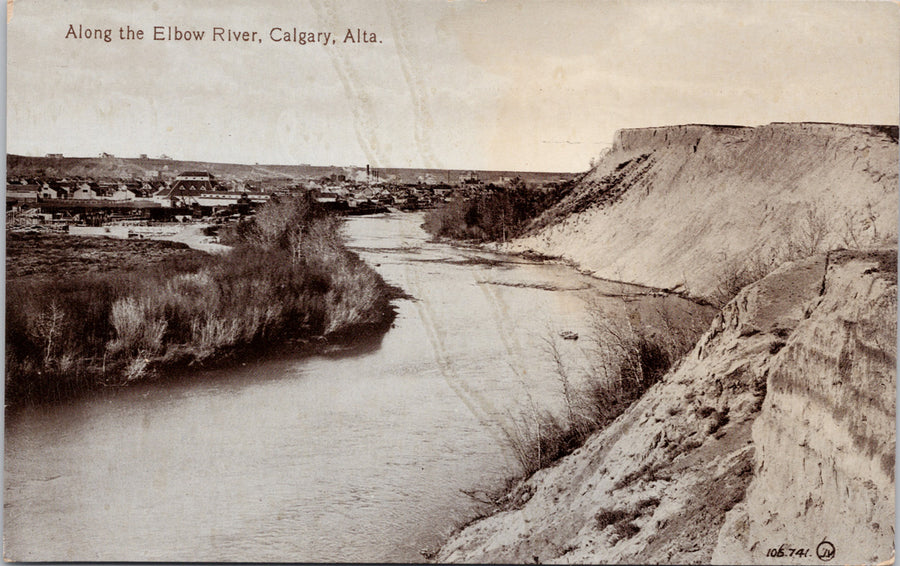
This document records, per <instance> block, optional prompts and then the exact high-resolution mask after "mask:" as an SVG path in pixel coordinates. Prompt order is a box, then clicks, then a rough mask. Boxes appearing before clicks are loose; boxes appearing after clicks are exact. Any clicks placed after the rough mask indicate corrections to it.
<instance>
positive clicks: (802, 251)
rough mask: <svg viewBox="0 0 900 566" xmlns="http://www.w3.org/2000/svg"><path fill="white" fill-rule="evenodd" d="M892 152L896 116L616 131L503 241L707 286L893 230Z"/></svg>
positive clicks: (604, 273)
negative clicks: (562, 192) (561, 192)
mask: <svg viewBox="0 0 900 566" xmlns="http://www.w3.org/2000/svg"><path fill="white" fill-rule="evenodd" d="M897 155H898V150H897V127H896V126H893V127H882V126H854V125H843V124H819V123H797V124H787V123H775V124H769V125H766V126H760V127H756V128H751V127H738V126H706V125H685V126H671V127H660V128H641V129H629V130H621V131H619V132H617V133H616V136H615V139H614V143H613V146H612V148H611V150H610V151H609V152H608V153H607V154H605V155H604V156H602V157H601V158H600V159H599V161H598V162H597V164H596V165H595V166H594V167H593V168H592V169H591V170H590V171H589V172H587V173H586V174H585V175H584V176H583V177H582V178H581V180H580V181H579V182H578V183H577V185H576V187H575V188H574V189H573V191H572V192H571V193H570V194H569V195H568V196H567V197H566V198H565V199H564V200H563V201H562V202H560V203H559V204H557V205H556V206H554V207H553V208H551V209H550V210H548V211H546V212H545V213H544V214H543V215H542V216H541V217H539V218H537V219H536V220H535V221H534V222H533V224H532V225H531V227H530V229H529V231H528V233H527V235H526V236H525V237H523V238H521V239H519V240H517V241H515V242H513V243H512V244H510V245H509V246H508V247H509V249H511V250H512V251H526V250H531V251H536V252H540V253H543V254H547V255H553V256H562V257H565V258H567V259H570V260H573V261H575V262H576V263H578V264H579V265H580V266H581V267H582V268H584V269H586V270H589V271H592V272H593V273H594V274H595V275H597V276H600V277H605V278H610V279H617V280H624V281H629V282H635V283H640V284H644V285H650V286H654V287H663V288H678V289H683V290H685V291H687V292H688V293H690V294H693V295H695V296H702V297H712V296H715V295H716V294H717V291H718V290H719V288H720V287H721V286H722V285H723V283H724V282H725V280H726V279H727V278H728V277H729V274H733V273H734V272H735V271H736V270H739V269H741V268H742V267H744V266H746V265H747V264H748V263H753V262H757V263H759V262H767V263H770V264H774V263H778V262H779V261H781V260H784V259H792V258H796V257H801V256H803V255H809V253H811V252H814V251H824V250H826V249H832V248H834V247H848V248H857V247H861V246H868V245H872V244H878V243H884V242H889V241H895V240H896V236H897V183H898V172H897V169H898V168H897Z"/></svg>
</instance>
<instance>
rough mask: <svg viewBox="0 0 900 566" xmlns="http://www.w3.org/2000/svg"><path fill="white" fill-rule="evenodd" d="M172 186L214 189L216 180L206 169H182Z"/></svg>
mask: <svg viewBox="0 0 900 566" xmlns="http://www.w3.org/2000/svg"><path fill="white" fill-rule="evenodd" d="M172 188H173V189H175V190H181V189H186V190H189V191H203V192H207V191H212V190H215V189H216V180H215V177H213V176H212V175H211V174H210V173H209V172H208V171H184V172H183V173H179V174H178V176H177V177H175V182H174V183H173V184H172Z"/></svg>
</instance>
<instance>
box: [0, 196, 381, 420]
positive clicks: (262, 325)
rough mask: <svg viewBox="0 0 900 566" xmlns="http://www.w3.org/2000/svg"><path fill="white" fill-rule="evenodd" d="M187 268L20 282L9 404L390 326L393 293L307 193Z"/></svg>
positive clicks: (11, 323)
mask: <svg viewBox="0 0 900 566" xmlns="http://www.w3.org/2000/svg"><path fill="white" fill-rule="evenodd" d="M232 244H233V245H234V248H233V250H232V251H231V252H230V253H228V254H224V255H221V256H217V257H215V258H211V259H210V260H209V261H207V262H206V263H205V264H204V265H202V266H201V267H200V268H199V269H195V270H192V271H187V272H178V271H177V270H171V271H168V272H160V271H142V272H125V273H114V274H107V275H103V276H93V275H81V276H78V277H74V278H70V279H60V280H44V281H41V282H33V281H27V282H26V281H22V282H16V281H12V282H11V283H10V284H9V285H8V293H7V321H6V322H7V358H6V370H7V372H6V376H7V377H6V387H7V403H15V402H18V401H21V400H26V399H32V400H38V401H40V400H45V399H54V398H61V397H64V396H66V395H67V394H68V393H71V392H73V391H74V390H77V389H81V388H85V387H90V386H92V385H97V384H107V385H108V384H122V383H126V382H128V381H132V380H134V379H138V378H141V377H143V376H144V375H145V374H146V373H147V372H148V371H151V370H153V369H154V368H158V367H161V366H164V365H170V364H184V363H197V362H205V361H208V360H211V359H216V358H220V357H221V356H223V355H230V354H233V353H236V352H238V351H240V350H242V349H246V348H250V347H259V346H265V345H267V344H269V343H273V342H283V341H284V340H286V339H290V338H309V337H314V336H323V335H335V334H342V333H349V332H350V331H351V330H359V329H362V328H365V327H384V326H385V325H386V324H389V322H390V320H391V317H392V314H393V311H392V310H391V308H390V304H389V301H390V299H391V295H390V291H389V288H388V287H387V285H386V284H385V283H384V281H383V280H382V279H381V278H380V276H378V274H377V273H375V272H374V271H373V270H372V269H371V268H369V267H368V266H367V265H366V264H365V263H364V262H362V261H361V260H360V259H359V258H358V257H357V256H356V255H355V254H353V253H352V252H350V251H349V250H347V249H346V247H345V246H344V242H343V240H342V238H341V236H340V225H339V220H338V219H336V218H334V217H333V216H330V215H328V214H326V213H325V212H324V211H322V210H320V209H318V208H317V206H316V205H315V202H314V201H312V200H311V199H310V198H308V197H295V198H292V199H283V200H280V201H278V200H273V201H271V202H270V203H268V204H266V205H265V206H264V207H262V208H261V209H260V210H259V211H258V213H257V214H256V216H255V217H253V218H252V219H250V220H248V221H245V222H243V223H241V225H240V226H238V228H237V229H236V230H235V234H233V236H232Z"/></svg>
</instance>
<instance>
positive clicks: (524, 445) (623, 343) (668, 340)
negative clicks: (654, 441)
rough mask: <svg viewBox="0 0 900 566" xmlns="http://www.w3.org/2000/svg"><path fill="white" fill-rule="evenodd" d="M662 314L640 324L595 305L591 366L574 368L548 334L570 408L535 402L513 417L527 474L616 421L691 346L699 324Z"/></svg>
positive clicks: (510, 438) (516, 450) (513, 442)
mask: <svg viewBox="0 0 900 566" xmlns="http://www.w3.org/2000/svg"><path fill="white" fill-rule="evenodd" d="M658 316H659V318H660V319H661V321H663V322H664V324H662V325H654V326H650V325H641V326H634V325H633V324H632V323H630V322H629V320H628V319H627V318H624V319H622V318H618V317H615V316H611V315H609V314H607V313H605V312H603V311H601V310H599V309H598V308H597V307H594V311H593V315H592V320H593V323H592V327H593V329H592V332H591V333H590V335H589V336H587V337H586V338H585V341H586V342H587V344H586V345H585V346H584V351H585V352H586V353H587V354H588V366H587V367H578V368H576V367H572V366H571V365H570V364H569V363H568V360H566V359H565V357H564V356H563V355H562V353H561V351H560V348H559V344H558V339H557V338H556V337H555V336H548V337H547V338H546V339H545V344H546V348H545V351H546V353H547V355H548V357H549V358H550V359H552V360H553V362H554V364H555V366H556V378H557V381H558V383H559V390H560V393H561V394H562V397H563V400H564V411H563V413H562V414H560V415H556V414H553V413H551V412H550V411H539V410H537V409H536V405H535V403H533V402H532V403H531V406H530V407H527V408H526V409H525V410H523V411H522V412H521V413H520V414H519V415H518V416H517V417H515V418H514V419H513V421H512V423H513V424H512V427H511V428H510V429H509V430H507V431H506V439H507V443H508V444H509V446H510V448H511V449H512V451H513V454H514V455H515V457H516V459H517V460H518V462H519V464H520V465H521V468H522V473H523V474H524V476H526V477H527V476H530V475H532V474H533V473H534V472H536V471H537V470H540V469H541V468H545V467H547V466H550V465H552V464H553V463H555V462H556V461H557V460H559V459H560V458H562V457H564V456H566V455H568V454H570V453H572V452H573V451H575V450H576V449H577V448H579V447H580V446H581V445H582V444H584V442H585V441H586V440H587V439H588V437H590V436H591V435H592V434H593V433H595V432H597V431H598V430H600V429H602V428H605V427H606V426H608V425H609V424H610V423H612V422H613V421H614V420H615V419H616V418H617V417H618V416H619V415H621V414H622V413H624V412H625V410H627V409H628V407H630V406H631V405H632V403H634V402H635V401H637V400H638V399H640V397H641V396H642V395H643V394H644V392H646V391H647V390H648V389H649V388H650V387H651V386H653V385H654V384H655V383H657V382H658V381H659V380H660V378H662V376H663V375H665V374H666V372H667V371H669V369H670V368H671V367H672V366H673V364H675V363H676V362H677V361H678V360H679V359H680V358H681V357H682V356H683V355H684V354H685V353H686V352H687V351H689V350H690V348H691V347H692V346H693V345H694V342H695V341H696V339H697V337H698V336H699V334H700V330H699V327H697V326H689V325H687V324H685V321H681V322H680V323H678V322H675V321H671V320H670V319H669V318H668V315H667V314H666V313H664V312H660V313H658ZM667 322H672V323H673V324H668V325H667V324H666V323H667ZM676 326H679V327H681V326H683V327H682V328H676ZM577 373H580V374H581V375H576V374H577Z"/></svg>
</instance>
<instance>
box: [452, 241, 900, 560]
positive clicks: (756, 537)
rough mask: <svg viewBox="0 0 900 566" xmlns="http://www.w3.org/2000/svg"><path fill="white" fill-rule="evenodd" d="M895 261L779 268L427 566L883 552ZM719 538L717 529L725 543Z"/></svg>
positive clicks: (843, 258) (864, 556) (847, 255)
mask: <svg viewBox="0 0 900 566" xmlns="http://www.w3.org/2000/svg"><path fill="white" fill-rule="evenodd" d="M896 293H897V289H896V250H895V249H893V250H887V251H883V252H868V253H862V252H857V253H851V252H843V253H832V254H829V256H828V257H826V256H825V255H818V256H815V257H813V258H810V259H807V260H805V261H803V262H798V263H788V264H786V265H784V266H782V267H781V268H779V269H778V270H777V271H775V272H774V273H772V274H770V275H769V276H768V277H766V278H765V279H763V280H761V281H759V282H757V283H756V284H753V285H750V286H748V287H747V288H745V289H744V290H743V291H742V292H741V293H740V294H739V295H738V296H737V297H735V299H734V300H733V301H731V302H730V303H729V304H728V305H726V307H725V308H724V309H723V311H722V312H721V314H720V315H719V316H718V317H717V318H716V319H715V320H714V321H713V323H712V325H711V327H710V329H709V331H708V332H707V333H706V334H704V335H703V337H702V338H701V339H700V341H699V342H698V344H697V346H696V347H695V348H694V349H693V351H692V352H691V353H690V354H688V356H687V357H686V358H685V359H684V360H683V361H682V362H681V364H680V365H679V366H678V367H677V368H675V369H674V370H673V371H671V372H670V373H669V374H668V375H667V376H666V377H665V378H664V379H663V380H662V382H660V383H659V384H657V385H656V386H654V387H653V388H651V389H650V390H649V391H648V393H647V394H645V395H644V397H643V398H642V399H641V400H639V401H638V402H637V403H636V404H635V405H633V406H632V407H631V408H630V409H629V410H628V411H627V412H626V413H625V414H624V415H622V417H620V418H619V419H618V420H617V421H616V422H615V423H614V424H613V425H611V426H610V427H609V428H607V429H606V430H604V431H601V432H600V433H598V434H596V435H595V436H594V437H592V438H591V439H590V440H589V441H588V443H587V444H586V445H585V446H584V447H582V448H581V449H579V450H578V451H576V452H575V453H573V454H572V455H570V456H569V457H567V458H565V459H563V460H562V461H560V462H559V463H558V464H557V465H556V466H554V467H552V468H549V469H545V470H543V471H541V472H538V473H537V474H536V475H535V476H533V477H532V478H531V479H529V480H527V481H525V482H524V483H523V484H522V485H521V486H519V487H518V488H517V492H516V493H515V495H514V501H516V505H515V508H514V509H509V510H504V511H501V512H498V513H496V514H495V515H492V516H490V517H488V518H486V519H483V520H481V521H479V522H476V523H474V524H472V525H470V526H469V527H468V528H466V529H464V530H463V531H462V532H461V533H459V534H458V535H457V536H455V537H454V538H452V539H451V540H450V541H449V542H448V543H447V544H446V545H445V547H444V548H443V549H442V551H441V552H440V554H439V555H438V556H437V560H438V561H441V562H445V561H446V562H535V561H539V562H581V563H706V562H710V561H718V562H725V563H741V562H768V563H783V562H785V559H784V558H780V559H779V558H771V557H767V552H768V550H769V548H771V547H776V548H777V547H778V546H779V545H780V544H782V543H787V544H789V545H793V546H795V547H798V548H799V547H802V548H811V550H810V552H809V554H808V556H807V557H798V558H793V559H791V560H790V563H796V564H804V563H807V564H813V563H821V562H820V561H819V559H818V558H817V557H816V555H815V547H816V546H817V545H818V544H819V542H820V541H822V540H823V539H824V538H828V540H829V541H830V542H832V543H833V544H834V546H835V548H836V557H835V558H836V560H835V562H838V563H846V562H863V561H873V560H877V559H885V558H888V557H890V555H891V552H892V549H893V534H892V531H891V529H890V526H891V525H893V524H894V508H893V500H894V485H893V468H892V466H893V461H894V450H895V441H894V436H893V427H894V420H895V407H894V401H893V395H894V393H893V392H894V391H895V387H896V385H895V379H894V365H895V354H896V347H895V344H896V331H895V326H896ZM723 526H724V528H723Z"/></svg>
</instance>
